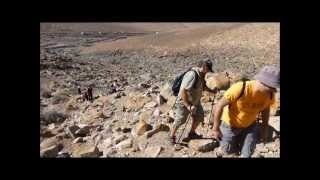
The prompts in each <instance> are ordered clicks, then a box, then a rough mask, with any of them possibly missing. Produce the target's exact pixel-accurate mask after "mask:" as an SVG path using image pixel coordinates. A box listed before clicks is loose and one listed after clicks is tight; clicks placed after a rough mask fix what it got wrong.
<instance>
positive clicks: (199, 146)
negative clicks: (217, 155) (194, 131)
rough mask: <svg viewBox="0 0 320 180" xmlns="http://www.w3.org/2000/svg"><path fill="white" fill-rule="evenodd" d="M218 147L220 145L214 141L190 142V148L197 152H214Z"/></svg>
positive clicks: (199, 140) (197, 140) (194, 140)
mask: <svg viewBox="0 0 320 180" xmlns="http://www.w3.org/2000/svg"><path fill="white" fill-rule="evenodd" d="M217 146H218V143H217V142H216V141H214V140H212V139H193V140H190V141H189V147H190V148H192V149H193V150H196V151H201V152H207V151H212V150H214V148H216V147H217Z"/></svg>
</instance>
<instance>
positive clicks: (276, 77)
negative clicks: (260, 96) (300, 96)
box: [254, 65, 280, 91]
mask: <svg viewBox="0 0 320 180" xmlns="http://www.w3.org/2000/svg"><path fill="white" fill-rule="evenodd" d="M254 79H255V80H258V81H259V82H260V84H262V85H263V88H264V89H265V90H271V91H276V88H279V87H280V68H279V67H276V66H273V65H267V66H265V67H263V68H262V69H261V70H260V72H259V73H258V74H256V75H255V76H254Z"/></svg>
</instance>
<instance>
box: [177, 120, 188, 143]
mask: <svg viewBox="0 0 320 180" xmlns="http://www.w3.org/2000/svg"><path fill="white" fill-rule="evenodd" d="M190 116H191V114H189V115H188V118H187V121H186V123H185V125H184V128H183V130H182V133H181V134H180V137H179V139H178V141H177V143H179V141H180V139H181V137H182V135H183V134H184V130H185V129H186V127H187V124H188V121H189V119H190Z"/></svg>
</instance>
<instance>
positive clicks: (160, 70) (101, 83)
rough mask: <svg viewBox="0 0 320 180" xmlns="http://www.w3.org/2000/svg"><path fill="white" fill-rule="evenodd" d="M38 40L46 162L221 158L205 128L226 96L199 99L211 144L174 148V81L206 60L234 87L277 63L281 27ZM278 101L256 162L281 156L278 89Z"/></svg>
mask: <svg viewBox="0 0 320 180" xmlns="http://www.w3.org/2000/svg"><path fill="white" fill-rule="evenodd" d="M141 24H142V25H141ZM143 24H144V26H143ZM160 27H161V28H162V29H161V28H160ZM108 28H109V29H108ZM156 32H157V33H156ZM40 38H41V39H40V40H41V41H40V50H41V54H40V85H41V86H40V112H41V114H40V156H42V157H215V153H214V152H215V150H216V148H215V147H216V142H214V141H213V140H212V139H211V138H210V133H211V132H210V127H209V126H208V123H207V122H208V119H209V116H210V113H209V112H210V110H211V107H212V106H211V105H212V102H213V103H216V102H217V100H218V99H219V98H220V97H221V95H222V94H223V91H221V92H220V93H219V94H217V95H216V96H215V97H212V96H209V94H207V93H205V94H204V96H203V98H202V103H203V106H204V110H205V123H204V124H202V125H201V126H200V127H199V128H198V129H197V132H198V133H199V134H201V135H203V136H204V139H198V140H197V139H195V140H190V141H189V142H188V141H186V142H184V141H183V142H181V143H180V144H179V145H178V146H173V145H171V144H170V142H169V140H168V130H169V127H170V126H171V125H172V122H173V111H172V109H171V107H172V105H173V104H174V101H175V97H174V96H172V95H171V92H170V83H171V82H172V80H173V79H174V77H175V76H176V75H177V74H178V73H180V72H181V71H183V70H184V69H186V68H187V67H190V66H193V65H195V63H196V62H197V61H198V60H199V59H201V58H204V57H212V58H214V59H215V62H214V68H215V70H216V71H217V74H215V75H214V76H220V77H222V78H224V75H225V72H226V71H227V72H228V73H229V74H230V76H231V78H232V79H231V81H232V82H234V81H237V79H239V77H241V76H248V77H251V76H252V75H253V74H254V73H256V71H257V69H258V68H259V67H261V66H263V65H264V64H279V25H278V24H260V23H259V24H241V23H236V24H225V23H221V24H210V23H203V24H190V23H173V24H170V23H164V24H161V26H160V25H158V24H149V23H140V24H139V26H138V25H137V24H136V25H132V24H129V25H128V24H124V23H120V24H117V23H114V24H112V25H110V23H103V24H90V23H85V24H72V23H70V24H69V23H68V24H63V25H62V24H45V25H43V24H42V25H41V34H40ZM185 45H186V46H185ZM131 47H132V48H131ZM213 84H214V83H213ZM90 85H91V86H92V87H93V96H94V98H93V100H92V101H83V99H82V96H81V95H79V94H78V92H77V88H78V87H80V88H81V90H82V92H83V91H84V89H85V88H87V87H88V86H90ZM277 99H278V106H277V107H275V108H274V109H273V111H272V116H271V120H270V137H269V143H268V144H266V145H263V144H261V143H259V144H258V147H257V150H256V152H255V155H254V156H255V157H262V156H263V157H279V156H280V126H279V122H280V91H279V92H278V94H277ZM183 127H184V126H182V128H183ZM182 128H180V129H179V131H178V134H179V135H180V134H181V132H182ZM189 129H190V123H189V124H187V127H186V130H185V133H184V135H183V137H184V136H186V135H187V133H188V131H189ZM183 137H182V138H181V139H183ZM232 157H237V156H236V155H234V156H232Z"/></svg>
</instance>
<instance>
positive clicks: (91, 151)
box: [72, 143, 99, 157]
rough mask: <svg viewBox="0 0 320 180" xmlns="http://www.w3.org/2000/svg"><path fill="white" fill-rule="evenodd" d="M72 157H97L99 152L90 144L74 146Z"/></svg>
mask: <svg viewBox="0 0 320 180" xmlns="http://www.w3.org/2000/svg"><path fill="white" fill-rule="evenodd" d="M73 149H74V151H73V152H72V157H99V150H98V148H97V147H96V146H93V145H91V144H83V143H81V144H79V143H77V144H74V146H73Z"/></svg>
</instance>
